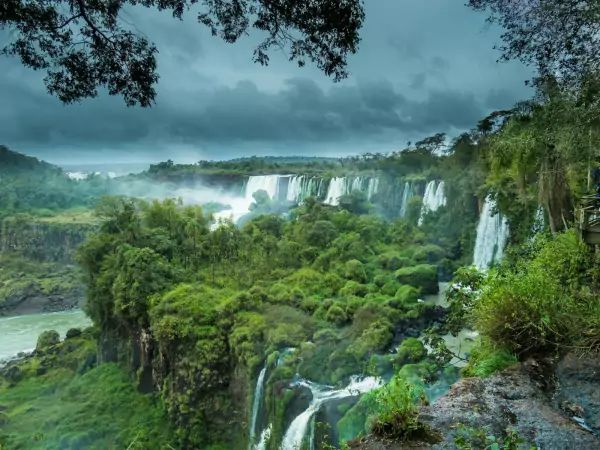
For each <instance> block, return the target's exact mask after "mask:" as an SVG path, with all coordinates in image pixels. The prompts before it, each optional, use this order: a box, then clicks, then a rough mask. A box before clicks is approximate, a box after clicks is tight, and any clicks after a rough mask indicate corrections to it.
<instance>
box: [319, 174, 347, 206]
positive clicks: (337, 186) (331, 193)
mask: <svg viewBox="0 0 600 450" xmlns="http://www.w3.org/2000/svg"><path fill="white" fill-rule="evenodd" d="M345 187H346V178H345V177H334V178H332V179H331V181H330V182H329V188H327V195H326V196H325V201H324V203H327V204H328V205H334V206H335V205H338V204H339V203H340V197H341V196H342V195H344V194H346V193H347V192H346V189H345Z"/></svg>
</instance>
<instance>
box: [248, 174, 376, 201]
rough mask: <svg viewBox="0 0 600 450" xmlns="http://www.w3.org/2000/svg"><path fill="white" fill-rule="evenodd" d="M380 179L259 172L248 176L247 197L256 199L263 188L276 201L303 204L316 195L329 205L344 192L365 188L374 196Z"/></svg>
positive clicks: (370, 195) (348, 192)
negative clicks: (255, 195)
mask: <svg viewBox="0 0 600 450" xmlns="http://www.w3.org/2000/svg"><path fill="white" fill-rule="evenodd" d="M378 188H379V179H377V178H375V177H365V176H356V177H334V178H331V179H330V180H328V179H326V178H322V177H317V176H310V175H256V176H251V177H249V178H248V182H247V183H246V188H245V190H244V197H245V198H246V200H247V201H249V202H252V201H253V195H254V194H255V193H256V192H258V191H260V190H263V191H265V192H266V193H267V194H268V195H269V198H271V199H272V200H279V201H285V200H287V201H289V202H293V203H301V202H302V201H303V200H305V199H306V198H308V197H316V198H318V199H321V200H323V201H324V202H325V203H327V204H329V205H337V204H339V199H340V197H342V196H343V195H347V194H350V193H351V192H354V191H361V192H364V193H365V194H366V195H367V198H368V199H369V200H371V198H372V197H373V196H374V195H375V194H376V193H377V190H378Z"/></svg>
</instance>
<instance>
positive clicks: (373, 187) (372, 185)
mask: <svg viewBox="0 0 600 450" xmlns="http://www.w3.org/2000/svg"><path fill="white" fill-rule="evenodd" d="M378 190H379V178H369V185H368V186H367V199H368V200H369V201H370V200H371V198H372V197H373V195H375V194H377V191H378Z"/></svg>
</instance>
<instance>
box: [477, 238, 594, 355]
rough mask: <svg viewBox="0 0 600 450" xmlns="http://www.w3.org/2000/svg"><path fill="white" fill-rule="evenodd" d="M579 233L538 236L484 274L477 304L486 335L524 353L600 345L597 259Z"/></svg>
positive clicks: (480, 326)
mask: <svg viewBox="0 0 600 450" xmlns="http://www.w3.org/2000/svg"><path fill="white" fill-rule="evenodd" d="M596 258H597V256H596V255H594V252H593V251H592V250H591V249H590V248H589V247H587V246H586V245H585V244H583V243H582V242H581V241H580V240H579V238H578V237H577V235H576V234H575V233H574V232H572V231H569V232H565V233H561V234H558V235H556V236H552V237H543V236H539V237H538V238H537V239H536V240H535V241H534V242H533V243H532V244H531V249H530V254H529V255H528V256H527V257H521V258H519V259H518V260H517V261H516V262H515V263H514V264H513V265H510V264H508V263H507V264H506V265H504V266H502V267H500V268H499V269H498V270H497V271H495V272H492V273H491V274H490V275H489V276H488V278H487V279H486V281H485V283H484V285H483V287H482V292H481V298H480V299H479V301H477V302H476V304H475V306H474V309H473V318H474V324H475V327H476V329H477V330H479V331H480V333H481V334H482V336H484V337H486V338H489V339H490V341H491V342H493V343H494V344H495V345H497V346H500V347H502V348H504V349H506V350H507V351H509V352H512V353H516V354H518V355H520V356H521V357H524V356H527V355H530V354H536V353H545V352H551V351H566V350H579V351H587V352H597V351H599V350H600V309H599V308H600V305H599V304H598V280H599V272H598V267H600V266H599V265H598V262H597V260H596Z"/></svg>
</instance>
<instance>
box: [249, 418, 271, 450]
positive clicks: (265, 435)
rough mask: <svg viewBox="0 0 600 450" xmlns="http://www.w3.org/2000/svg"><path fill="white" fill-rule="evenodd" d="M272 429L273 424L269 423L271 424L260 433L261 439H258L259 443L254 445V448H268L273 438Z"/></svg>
mask: <svg viewBox="0 0 600 450" xmlns="http://www.w3.org/2000/svg"><path fill="white" fill-rule="evenodd" d="M272 429H273V426H272V425H271V424H269V426H268V427H267V428H265V429H264V430H263V432H262V433H261V434H260V439H259V440H258V443H257V444H256V445H255V446H254V448H253V449H252V450H266V448H267V442H269V439H270V438H271V431H272Z"/></svg>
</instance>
